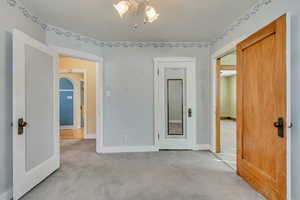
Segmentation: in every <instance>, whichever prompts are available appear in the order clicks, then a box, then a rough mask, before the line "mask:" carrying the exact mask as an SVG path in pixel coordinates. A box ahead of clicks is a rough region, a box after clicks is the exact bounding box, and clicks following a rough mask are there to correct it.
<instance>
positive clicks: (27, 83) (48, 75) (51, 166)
mask: <svg viewBox="0 0 300 200" xmlns="http://www.w3.org/2000/svg"><path fill="white" fill-rule="evenodd" d="M57 65H58V55H57V54H56V52H54V51H53V50H51V49H50V48H49V47H47V46H46V45H44V44H42V43H41V42H38V41H36V40H34V39H32V38H31V37H29V36H27V35H26V34H24V33H22V32H21V31H18V30H14V31H13V119H12V121H13V197H14V199H19V198H21V197H22V196H23V195H24V194H25V193H26V192H28V191H30V190H31V189H32V188H33V187H34V186H36V185H37V184H38V183H40V182H41V181H42V180H43V179H45V178H46V177H47V176H49V175H50V174H51V173H53V172H54V171H55V170H57V169H58V168H59V165H60V157H59V134H58V133H59V123H58V122H59V115H58V106H59V105H58V97H59V95H58V79H57V71H58V70H57ZM21 118H23V119H24V120H25V121H26V122H28V125H27V126H26V127H25V128H24V132H23V134H21V135H19V134H18V121H19V119H21Z"/></svg>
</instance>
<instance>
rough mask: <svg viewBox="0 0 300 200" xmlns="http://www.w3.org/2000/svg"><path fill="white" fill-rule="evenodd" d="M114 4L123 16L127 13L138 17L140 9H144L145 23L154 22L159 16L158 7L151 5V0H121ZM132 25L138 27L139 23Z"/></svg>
mask: <svg viewBox="0 0 300 200" xmlns="http://www.w3.org/2000/svg"><path fill="white" fill-rule="evenodd" d="M113 6H114V8H115V9H116V10H117V12H118V14H119V15H120V17H121V18H124V17H125V16H126V15H131V16H134V17H137V16H138V15H139V13H140V12H139V11H141V10H143V11H144V24H147V23H152V22H154V21H155V20H157V19H158V17H159V14H158V13H157V12H156V9H155V8H154V7H153V6H151V4H150V0H121V1H119V3H117V4H114V5H113ZM132 27H133V28H134V29H137V28H138V27H139V24H138V23H134V24H133V25H132Z"/></svg>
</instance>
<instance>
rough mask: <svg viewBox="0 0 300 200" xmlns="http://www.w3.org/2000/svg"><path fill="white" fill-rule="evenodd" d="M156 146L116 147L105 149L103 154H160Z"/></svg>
mask: <svg viewBox="0 0 300 200" xmlns="http://www.w3.org/2000/svg"><path fill="white" fill-rule="evenodd" d="M158 151H159V149H158V148H157V147H155V146H116V147H103V151H102V152H103V153H129V152H158Z"/></svg>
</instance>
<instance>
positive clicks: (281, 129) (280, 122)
mask: <svg viewBox="0 0 300 200" xmlns="http://www.w3.org/2000/svg"><path fill="white" fill-rule="evenodd" d="M274 126H275V127H276V128H277V129H278V136H279V137H284V119H283V118H282V117H279V118H278V121H277V122H274Z"/></svg>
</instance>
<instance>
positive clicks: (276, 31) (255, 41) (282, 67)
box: [237, 16, 287, 200]
mask: <svg viewBox="0 0 300 200" xmlns="http://www.w3.org/2000/svg"><path fill="white" fill-rule="evenodd" d="M237 53H238V65H237V77H238V84H237V88H238V99H237V101H238V118H237V126H238V138H237V139H238V140H237V142H238V161H237V169H238V174H239V175H240V176H241V177H243V178H244V179H245V180H246V181H247V182H248V183H249V184H251V185H252V186H253V187H254V188H256V189H257V190H258V191H259V192H261V193H262V194H263V195H264V196H266V197H267V198H268V199H270V200H272V199H276V200H277V199H280V200H285V199H286V196H287V194H286V191H287V189H286V187H287V185H286V174H287V173H286V169H287V167H286V121H285V120H286V91H287V89H286V87H287V84H286V55H285V53H286V16H282V17H280V18H279V19H277V20H276V21H274V22H273V23H271V24H270V25H268V26H266V27H265V28H263V29H261V30H259V31H258V32H256V33H255V34H253V35H251V36H250V37H248V38H247V39H246V40H244V41H242V42H241V43H240V44H239V45H238V47H237ZM278 118H282V119H283V124H284V125H283V128H282V129H281V130H283V135H282V136H279V128H276V127H275V124H274V123H275V122H278ZM277 125H279V124H277Z"/></svg>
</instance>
